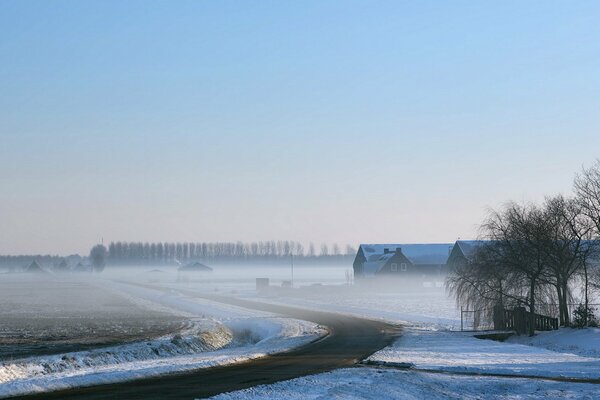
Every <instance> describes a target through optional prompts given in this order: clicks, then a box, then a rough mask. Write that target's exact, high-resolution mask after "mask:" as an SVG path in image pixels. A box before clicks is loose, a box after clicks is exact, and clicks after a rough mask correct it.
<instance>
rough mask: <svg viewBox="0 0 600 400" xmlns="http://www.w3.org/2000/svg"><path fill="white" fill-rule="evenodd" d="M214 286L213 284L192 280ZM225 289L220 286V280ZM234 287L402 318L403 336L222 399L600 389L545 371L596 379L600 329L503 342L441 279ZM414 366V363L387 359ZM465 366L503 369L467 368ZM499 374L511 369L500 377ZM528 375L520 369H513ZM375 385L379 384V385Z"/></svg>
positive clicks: (243, 293)
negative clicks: (465, 312) (477, 330)
mask: <svg viewBox="0 0 600 400" xmlns="http://www.w3.org/2000/svg"><path fill="white" fill-rule="evenodd" d="M196 289H197V290H210V286H208V287H204V288H198V287H197V288H196ZM220 290H221V291H223V289H220ZM223 294H230V295H234V296H238V297H243V298H251V299H253V300H259V301H264V302H269V303H275V304H286V305H294V306H299V307H303V308H309V309H315V310H324V311H333V312H340V313H344V314H351V315H356V316H361V317H367V318H374V319H383V320H386V321H390V322H394V323H402V324H403V325H404V326H405V327H406V328H405V332H404V335H403V336H402V337H401V338H400V339H399V340H398V341H397V342H396V343H394V344H393V345H392V346H389V347H387V348H385V349H383V350H381V351H379V352H377V353H376V354H374V355H373V356H371V357H370V358H369V360H368V361H369V362H371V363H377V364H382V367H381V368H380V367H377V366H375V367H372V368H371V367H362V368H353V369H347V370H340V371H334V372H331V373H327V374H319V375H315V376H311V377H306V378H299V379H295V380H291V381H288V382H281V383H278V384H275V385H267V386H261V387H258V388H253V389H248V390H245V391H240V392H235V393H232V394H225V395H221V396H217V397H216V398H218V399H229V398H236V399H238V398H241V399H244V398H247V399H267V398H282V399H287V398H289V399H306V398H308V399H311V398H314V399H330V398H343V399H372V398H392V399H395V398H397V399H410V398H415V399H421V398H461V399H462V398H477V399H483V398H510V399H519V398H533V399H536V398H577V399H579V398H590V399H592V398H599V397H600V385H594V384H591V383H574V382H557V381H552V380H545V379H531V377H540V378H547V379H561V378H574V379H582V380H585V379H592V380H597V379H600V330H598V329H587V330H571V329H561V330H559V331H555V332H544V333H540V334H538V335H537V336H536V337H534V338H528V337H516V338H511V339H510V340H508V341H506V342H496V341H491V340H482V339H477V338H475V337H474V336H473V334H472V333H466V332H459V331H458V330H459V328H460V311H459V310H457V309H456V306H455V304H454V302H453V300H452V299H450V298H448V296H447V294H446V293H445V291H444V290H443V288H435V287H433V288H432V287H429V288H423V287H418V286H416V287H415V286H413V287H402V288H396V289H393V288H392V289H391V290H390V289H389V287H388V288H382V289H380V290H372V291H369V290H360V289H357V288H352V287H348V286H344V285H337V286H325V285H324V286H316V287H312V286H307V287H303V288H297V289H295V290H287V291H286V290H285V289H280V288H276V289H274V290H271V291H268V292H263V293H257V292H256V291H253V290H244V289H237V290H235V289H231V290H230V293H223ZM398 365H401V366H405V365H410V366H411V367H412V369H411V370H398V369H395V368H387V367H385V366H398ZM457 373H460V374H464V373H473V374H489V375H500V376H466V375H460V374H458V375H457ZM502 375H504V376H506V377H502ZM515 375H516V376H523V377H527V378H514V377H511V376H515ZM374 388H375V389H376V390H373V389H374Z"/></svg>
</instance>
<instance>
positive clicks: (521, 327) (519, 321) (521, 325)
mask: <svg viewBox="0 0 600 400" xmlns="http://www.w3.org/2000/svg"><path fill="white" fill-rule="evenodd" d="M513 320H514V324H515V325H514V328H515V331H517V334H518V335H522V334H523V333H525V332H526V331H527V326H526V322H525V308H524V307H515V309H514V310H513Z"/></svg>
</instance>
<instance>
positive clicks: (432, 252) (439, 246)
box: [359, 243, 452, 265]
mask: <svg viewBox="0 0 600 400" xmlns="http://www.w3.org/2000/svg"><path fill="white" fill-rule="evenodd" d="M398 248H399V249H400V250H401V251H402V254H404V256H405V257H406V258H408V260H409V261H410V262H411V263H413V264H414V265H419V264H439V265H441V264H445V263H446V260H447V259H448V254H450V250H451V249H452V243H431V244H420V243H411V244H399V243H396V244H361V245H360V247H359V249H362V251H363V254H364V256H365V258H366V259H367V260H368V261H375V260H378V259H379V258H380V257H381V256H382V255H383V254H384V253H385V249H388V251H390V252H392V253H393V252H394V251H396V249H398ZM382 261H383V260H382Z"/></svg>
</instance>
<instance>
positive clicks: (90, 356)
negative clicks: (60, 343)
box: [0, 282, 326, 397]
mask: <svg viewBox="0 0 600 400" xmlns="http://www.w3.org/2000/svg"><path fill="white" fill-rule="evenodd" d="M102 285H104V286H105V287H106V288H108V289H109V290H113V291H115V292H119V293H121V295H123V296H124V297H126V298H128V300H130V301H131V302H134V303H137V304H138V305H140V306H144V307H148V308H155V309H156V310H160V311H162V312H166V311H171V312H172V313H173V314H175V315H179V316H186V317H187V318H188V319H189V321H190V322H189V324H188V326H187V327H186V329H184V330H183V331H181V332H179V333H178V334H175V335H167V336H163V337H160V338H156V339H153V340H147V341H144V342H135V343H128V344H124V345H121V346H110V347H102V348H99V349H93V350H89V351H81V352H71V353H66V354H59V355H49V356H35V357H29V358H23V359H18V360H7V361H4V362H3V363H1V364H0V397H6V396H14V395H18V394H25V393H31V392H39V391H47V390H58V389H66V388H70V387H76V386H85V385H93V384H99V383H109V382H117V381H123V380H129V379H135V378H140V377H149V376H155V375H160V374H165V373H172V372H182V371H187V370H192V369H198V368H206V367H211V366H216V365H225V364H230V363H235V362H240V361H245V360H249V359H253V358H257V357H262V356H265V355H267V354H272V353H277V352H282V351H286V350H289V349H292V348H295V347H297V346H301V345H303V344H306V343H309V342H311V341H313V340H315V339H317V338H319V337H320V336H322V335H324V334H325V333H326V332H325V331H324V330H323V329H322V328H320V327H318V326H316V325H315V324H313V323H311V322H306V321H298V320H294V319H289V318H280V317H276V316H274V315H272V314H269V313H264V312H258V311H256V312H254V311H250V310H246V309H241V308H237V307H233V306H225V305H221V304H217V303H213V302H210V301H205V300H200V299H191V298H186V297H185V296H182V295H180V294H178V293H175V292H173V293H165V292H162V291H158V290H153V289H146V288H141V287H137V286H132V285H128V284H124V283H110V282H103V283H102Z"/></svg>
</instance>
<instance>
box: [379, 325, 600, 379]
mask: <svg viewBox="0 0 600 400" xmlns="http://www.w3.org/2000/svg"><path fill="white" fill-rule="evenodd" d="M368 361H370V362H376V363H381V364H384V365H385V364H388V365H396V364H401V365H404V364H410V365H412V366H413V368H415V369H422V370H437V371H448V372H472V373H487V374H501V375H527V376H539V377H549V378H554V377H567V378H582V379H588V378H589V379H597V378H600V359H597V358H592V357H584V356H580V355H576V354H571V353H561V352H556V351H551V350H547V349H544V348H540V347H534V346H526V345H522V344H514V343H502V342H497V341H493V340H483V339H477V338H475V337H473V334H472V333H462V332H444V331H427V330H418V329H407V330H406V331H405V332H404V334H403V335H402V336H401V337H400V338H399V339H398V340H397V341H396V342H395V343H394V344H393V345H392V346H389V347H386V348H385V349H383V350H380V351H378V352H377V353H375V354H373V355H372V356H371V357H369V358H368Z"/></svg>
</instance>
